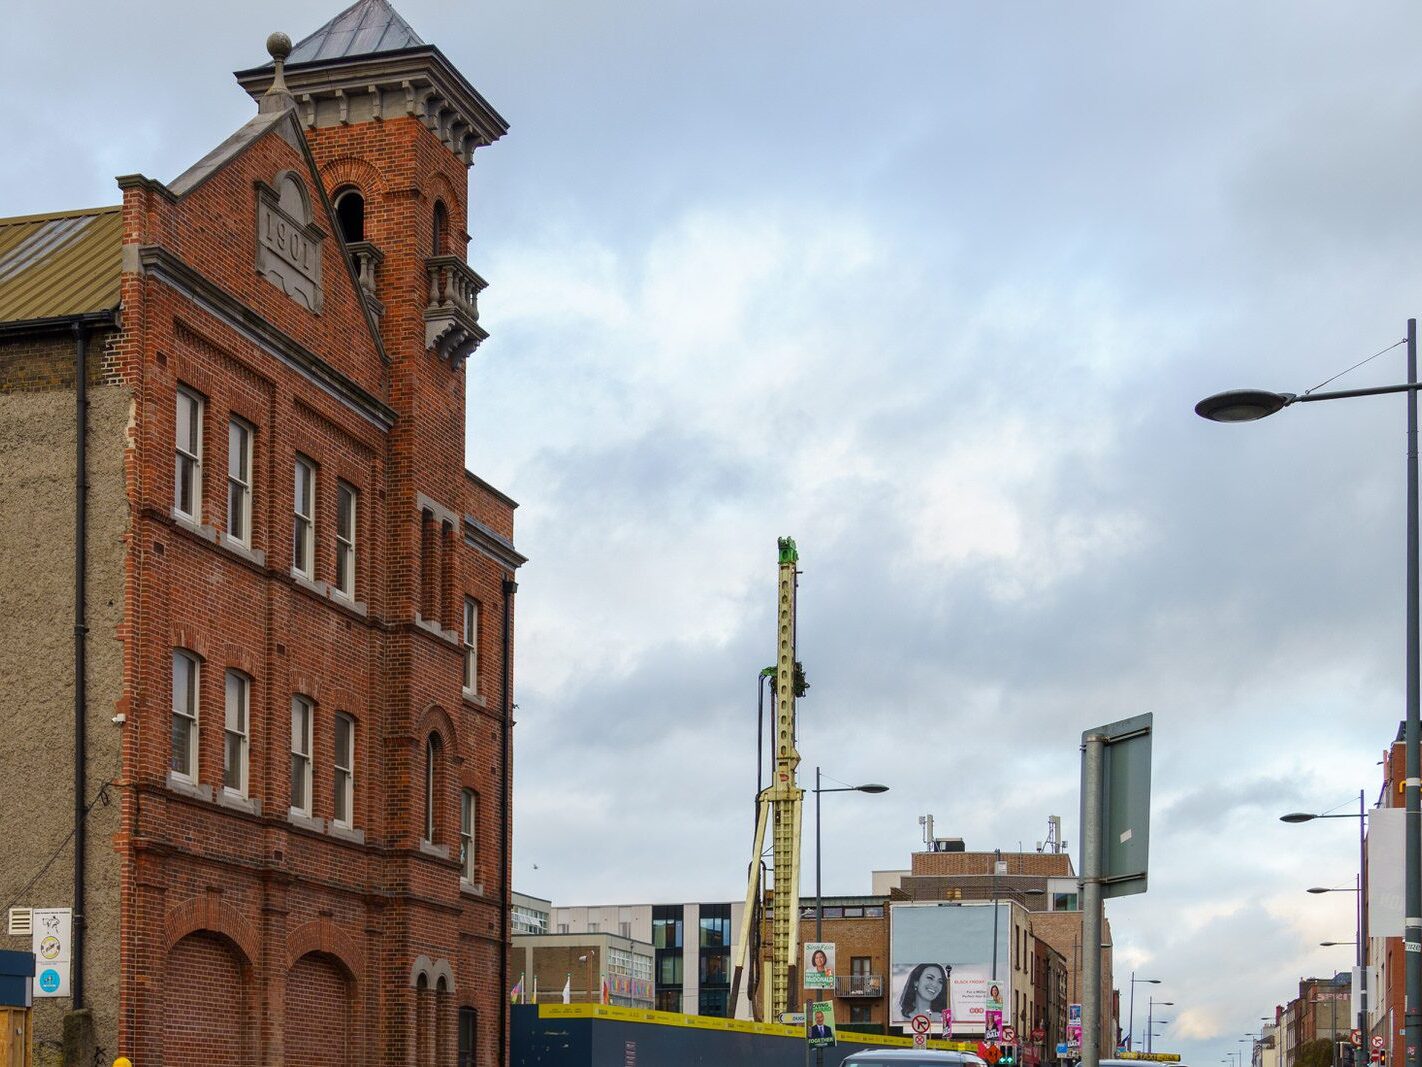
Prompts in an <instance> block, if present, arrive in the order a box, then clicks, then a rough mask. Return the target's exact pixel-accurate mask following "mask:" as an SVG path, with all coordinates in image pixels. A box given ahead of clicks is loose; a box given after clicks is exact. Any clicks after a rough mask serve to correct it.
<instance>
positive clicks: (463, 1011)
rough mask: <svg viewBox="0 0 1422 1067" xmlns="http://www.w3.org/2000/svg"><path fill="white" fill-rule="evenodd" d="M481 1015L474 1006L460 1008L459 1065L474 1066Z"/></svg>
mask: <svg viewBox="0 0 1422 1067" xmlns="http://www.w3.org/2000/svg"><path fill="white" fill-rule="evenodd" d="M478 1035H479V1016H478V1014H477V1013H476V1012H475V1011H474V1009H473V1008H460V1009H459V1067H474V1057H475V1053H476V1051H477V1050H478V1047H479V1041H478Z"/></svg>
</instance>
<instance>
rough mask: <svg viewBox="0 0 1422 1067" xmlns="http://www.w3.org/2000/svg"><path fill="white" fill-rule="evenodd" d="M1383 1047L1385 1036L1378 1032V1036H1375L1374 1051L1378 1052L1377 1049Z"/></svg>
mask: <svg viewBox="0 0 1422 1067" xmlns="http://www.w3.org/2000/svg"><path fill="white" fill-rule="evenodd" d="M1382 1047H1383V1036H1382V1034H1377V1035H1376V1036H1374V1037H1373V1051H1374V1052H1376V1051H1378V1050H1379V1049H1381V1048H1382Z"/></svg>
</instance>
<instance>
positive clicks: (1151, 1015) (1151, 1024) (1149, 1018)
mask: <svg viewBox="0 0 1422 1067" xmlns="http://www.w3.org/2000/svg"><path fill="white" fill-rule="evenodd" d="M1156 1005H1160V1006H1161V1007H1163V1008H1173V1007H1175V1001H1173V1000H1156V999H1155V997H1150V998H1148V1006H1147V1008H1146V1051H1147V1052H1151V1051H1153V1049H1152V1045H1153V1042H1152V1040H1151V1037H1152V1031H1154V1030H1155V1009H1156ZM1131 1025H1132V1026H1134V1025H1135V1020H1134V1019H1133V1020H1131Z"/></svg>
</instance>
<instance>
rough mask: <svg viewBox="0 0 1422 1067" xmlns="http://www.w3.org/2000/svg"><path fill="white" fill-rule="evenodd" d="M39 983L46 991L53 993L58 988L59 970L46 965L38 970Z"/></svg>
mask: <svg viewBox="0 0 1422 1067" xmlns="http://www.w3.org/2000/svg"><path fill="white" fill-rule="evenodd" d="M39 984H40V988H41V989H43V990H44V991H45V992H46V993H53V992H54V991H55V990H56V989H58V988H59V972H58V971H56V970H55V969H54V968H53V967H46V968H45V969H44V970H42V971H40V976H39Z"/></svg>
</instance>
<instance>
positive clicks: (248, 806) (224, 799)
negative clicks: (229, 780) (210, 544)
mask: <svg viewBox="0 0 1422 1067" xmlns="http://www.w3.org/2000/svg"><path fill="white" fill-rule="evenodd" d="M217 802H218V803H219V804H221V805H222V806H223V807H224V808H232V809H233V810H235V811H245V812H246V813H247V814H248V815H260V814H261V813H262V799H261V797H244V796H243V795H242V794H241V793H238V792H235V791H233V790H231V789H228V788H227V787H226V786H224V787H223V788H222V789H220V790H219V791H218V793H217Z"/></svg>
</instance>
